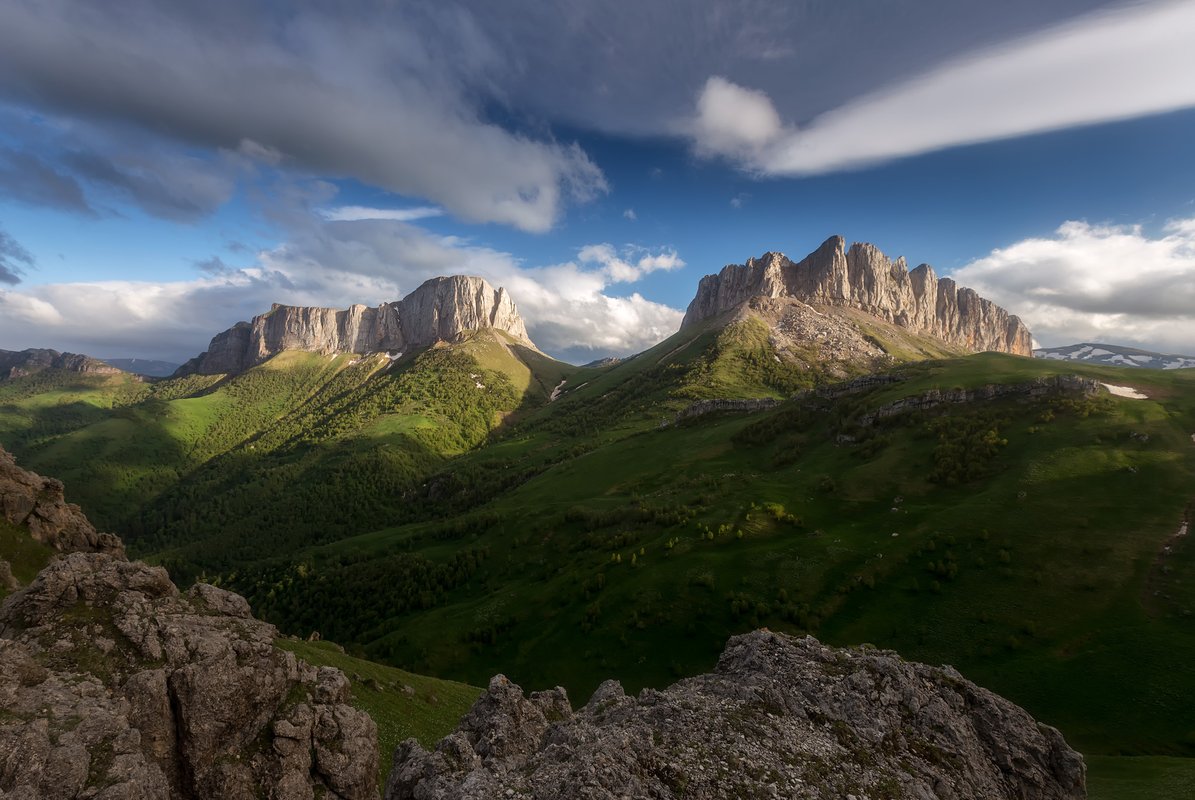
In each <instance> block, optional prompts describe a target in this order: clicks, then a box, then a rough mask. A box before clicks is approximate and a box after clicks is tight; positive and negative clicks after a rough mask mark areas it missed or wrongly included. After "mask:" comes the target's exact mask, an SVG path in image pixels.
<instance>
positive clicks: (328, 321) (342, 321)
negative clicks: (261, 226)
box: [176, 275, 536, 375]
mask: <svg viewBox="0 0 1195 800" xmlns="http://www.w3.org/2000/svg"><path fill="white" fill-rule="evenodd" d="M483 329H492V330H497V331H502V332H503V333H505V334H507V335H508V336H510V337H512V338H513V339H514V340H515V341H517V342H519V343H520V344H522V345H524V346H526V347H530V348H532V349H536V348H535V344H534V343H533V342H532V341H531V339H530V337H528V335H527V328H526V325H525V324H524V323H523V318H522V317H521V316H519V312H518V309H517V308H515V304H514V301H513V300H512V299H511V297H510V294H509V293H508V292H507V291H506V289H504V288H498V289H495V288H493V287H492V286H490V284H489V283H487V282H486V280H485V279H484V278H479V277H475V276H466V275H451V276H447V277H439V278H432V279H430V280H428V281H425V282H424V283H423V284H421V285H420V286H419V287H418V288H417V289H415V290H414V291H413V292H411V293H410V294H408V295H407V296H406V297H404V298H403V299H401V300H398V301H395V302H392V303H383V304H382V305H380V306H378V307H376V308H370V307H369V306H364V305H352V306H349V307H348V308H347V309H333V308H314V307H307V306H287V305H282V304H280V303H275V304H274V305H273V307H272V308H271V309H270V310H269V311H268V312H266V313H265V314H261V315H259V316H256V317H254V318H253V320H252V321H250V322H238V323H237V324H236V325H234V326H232V327H231V328H229V329H228V330H226V331H224V332H222V333H219V334H216V336H215V337H214V338H213V339H212V341H211V344H210V345H208V349H207V351H206V352H204V353H201V354H200V355H198V356H196V357H195V358H193V359H191V360H190V361H188V362H187V363H186V364H184V365H183V366H182V367H180V368H179V370H178V373H176V374H179V375H187V374H191V373H200V374H205V375H217V374H223V373H236V372H242V371H244V370H246V369H248V368H250V367H252V366H254V365H256V364H260V363H261V362H263V361H265V360H266V359H268V358H271V357H272V356H274V355H277V354H278V353H280V352H282V351H284V350H305V351H308V352H315V353H323V354H333V353H360V354H368V353H379V352H401V351H406V350H411V349H413V348H418V347H427V346H429V345H432V344H435V343H436V342H440V341H447V342H451V341H454V340H457V339H459V338H460V337H461V336H462V335H463V334H464V333H465V332H467V331H475V330H483Z"/></svg>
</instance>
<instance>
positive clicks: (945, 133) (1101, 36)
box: [690, 2, 1195, 175]
mask: <svg viewBox="0 0 1195 800" xmlns="http://www.w3.org/2000/svg"><path fill="white" fill-rule="evenodd" d="M1192 41H1195V3H1192V2H1155V3H1150V4H1133V5H1130V6H1127V7H1123V8H1120V9H1118V10H1116V11H1113V12H1100V13H1095V14H1090V15H1088V16H1086V17H1081V18H1079V19H1077V20H1075V21H1073V22H1070V23H1066V24H1063V25H1059V26H1056V27H1054V28H1051V29H1047V30H1045V31H1042V32H1040V33H1037V34H1035V35H1032V36H1028V37H1025V38H1022V39H1017V40H1014V41H1011V42H1008V43H1005V44H1003V45H1000V46H997V47H993V48H989V49H987V50H985V51H982V52H979V53H976V54H970V55H967V56H964V57H963V58H961V59H955V60H953V61H949V62H947V63H944V64H941V65H939V66H937V67H935V68H933V69H931V70H930V71H928V72H925V73H923V74H921V75H919V76H917V77H914V78H912V79H908V80H905V81H902V82H900V83H897V84H895V85H892V86H889V87H886V88H883V89H880V90H877V91H874V92H872V93H870V94H867V95H864V96H861V97H859V98H857V99H854V100H851V101H850V102H848V103H846V104H845V105H842V106H839V107H838V108H835V109H831V110H830V111H827V112H825V113H823V114H821V115H820V116H818V117H816V118H815V119H814V120H813V121H812V122H811V123H810V124H809V125H808V126H806V127H804V128H802V129H797V128H795V127H793V126H791V125H782V124H781V122H780V117H779V115H778V114H777V112H776V110H775V108H774V106H773V104H772V101H771V100H770V99H769V98H768V96H767V95H766V94H764V93H762V92H757V91H753V90H751V89H748V88H744V87H742V86H737V85H735V84H733V83H730V82H729V81H727V80H725V79H723V78H720V77H713V78H710V80H709V82H708V83H707V84H706V87H705V90H704V91H703V92H702V93H701V96H700V98H699V100H698V103H697V108H696V113H695V115H694V118H693V120H692V122H691V124H690V133H691V135H692V137H693V140H694V145H695V149H696V150H697V152H698V153H699V154H704V155H719V156H725V157H729V158H731V159H734V160H736V161H738V162H739V163H741V164H742V165H743V166H744V167H746V168H747V169H749V170H752V171H758V172H761V173H765V174H773V175H775V174H781V175H806V174H816V173H822V172H829V171H833V170H837V169H844V168H851V167H858V166H863V165H867V164H870V163H875V162H880V161H885V160H889V159H893V158H899V157H903V156H910V155H916V154H919V153H926V152H930V151H933V150H940V149H943V148H947V147H953V146H957V145H964V144H972V143H977V142H984V141H990V140H995V139H1003V138H1009V137H1014V136H1021V135H1025V134H1031V133H1039V132H1044V131H1050V130H1057V129H1061V128H1068V127H1072V126H1077V125H1086V124H1092V123H1098V122H1107V121H1112V120H1118V119H1128V118H1132V117H1138V116H1143V115H1146V114H1154V113H1160V112H1165V111H1172V110H1175V109H1179V108H1186V107H1189V106H1193V105H1195V80H1192V79H1191V76H1192V75H1195V47H1192V46H1191V42H1192Z"/></svg>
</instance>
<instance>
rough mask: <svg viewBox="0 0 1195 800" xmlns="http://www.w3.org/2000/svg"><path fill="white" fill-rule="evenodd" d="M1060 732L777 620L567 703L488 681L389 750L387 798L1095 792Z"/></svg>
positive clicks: (958, 684) (691, 798)
mask: <svg viewBox="0 0 1195 800" xmlns="http://www.w3.org/2000/svg"><path fill="white" fill-rule="evenodd" d="M1085 774H1086V771H1085V766H1084V764H1083V759H1082V757H1081V756H1080V755H1079V754H1078V753H1076V752H1075V751H1074V750H1072V749H1071V748H1070V747H1068V746H1067V744H1066V742H1065V741H1064V740H1063V738H1062V735H1061V734H1060V733H1059V732H1058V731H1056V730H1054V729H1053V728H1050V727H1047V726H1045V725H1042V724H1040V723H1038V722H1036V721H1034V719H1033V718H1032V717H1030V716H1029V714H1027V713H1026V712H1025V711H1024V710H1022V709H1021V708H1019V707H1017V706H1015V705H1013V704H1012V703H1010V702H1008V701H1007V700H1004V699H1002V698H1000V697H998V696H997V695H994V694H992V693H991V692H989V691H986V690H985V689H981V688H980V687H978V686H976V685H975V684H973V683H971V682H969V681H967V680H965V679H964V678H963V677H962V676H961V675H959V674H958V673H957V672H956V671H955V670H953V669H952V668H950V667H930V666H926V665H924V664H915V663H911V662H907V661H904V660H902V659H901V658H899V657H898V656H897V655H896V654H895V653H891V652H886V651H880V650H872V649H859V650H840V649H835V648H831V647H825V646H823V645H822V644H820V643H819V642H817V641H816V640H815V639H813V638H812V637H806V638H804V639H799V638H795V637H791V636H786V635H783V634H777V633H772V632H769V631H756V632H754V633H751V634H747V635H745V636H736V637H734V638H732V639H731V640H730V642H729V643H728V644H727V646H726V649H725V651H724V652H723V653H722V657H721V659H719V661H718V665H717V668H716V669H715V671H714V672H713V673H711V674H708V675H701V676H698V677H695V678H689V679H687V680H683V681H680V682H679V683H676V684H674V685H673V686H671V687H669V688H668V689H665V690H663V691H654V690H650V689H645V690H644V691H643V692H641V693H640V694H639V696H638V697H628V696H627V695H626V694H624V693H623V690H622V688H621V687H620V686H619V685H618V683H616V682H614V681H607V682H606V683H604V684H602V686H601V687H599V688H598V690H597V692H596V693H595V694H594V696H593V698H592V699H591V700H590V701H589V703H588V704H587V705H585V707H584V708H582V709H580V710H579V711H576V712H573V711H572V710H571V709H570V707H569V704H568V699H567V697H566V696H565V694H564V690H562V689H556V690H553V691H551V692H540V693H536V694H532V695H531V697H530V698H529V699H528V698H525V697H524V696H523V693H522V691H521V690H520V689H519V687H517V686H515V685H514V684H512V683H511V682H510V681H508V680H506V679H505V678H503V677H502V676H498V677H496V678H494V679H493V680H492V681H491V682H490V686H489V690H488V691H487V692H486V693H485V694H484V695H482V697H481V698H480V699H479V700H478V701H477V704H476V705H475V706H474V707H473V710H472V711H470V712H469V714H468V715H467V716H466V717H465V718H464V719H463V720H462V721H461V724H460V727H459V728H458V729H457V730H456V732H455V733H453V734H451V735H449V736H448V737H446V738H445V739H443V740H442V741H441V742H440V743H439V744H438V745H437V746H436V748H435V749H434V750H433V751H432V752H430V753H429V752H427V751H425V750H424V749H423V748H422V747H420V746H419V744H418V743H417V742H416V741H415V740H413V739H411V740H408V741H406V742H404V743H403V744H402V745H400V746H399V748H398V750H397V751H396V752H395V754H394V768H393V771H392V772H391V773H390V778H389V781H388V782H387V786H386V800H466V799H467V800H483V798H535V799H536V800H548V798H560V800H564V798H585V800H614V798H648V797H650V798H656V799H657V800H670V799H671V798H682V797H683V798H687V800H704V799H705V798H742V797H784V798H821V799H824V800H831V798H833V799H834V800H841V798H849V797H852V796H854V797H860V798H862V797H872V798H876V797H902V798H918V799H919V800H931V799H933V798H952V800H990V799H991V798H1024V799H1025V800H1028V798H1034V799H1035V800H1052V799H1054V798H1058V799H1059V800H1061V799H1062V798H1082V797H1086V789H1085V781H1086V778H1085Z"/></svg>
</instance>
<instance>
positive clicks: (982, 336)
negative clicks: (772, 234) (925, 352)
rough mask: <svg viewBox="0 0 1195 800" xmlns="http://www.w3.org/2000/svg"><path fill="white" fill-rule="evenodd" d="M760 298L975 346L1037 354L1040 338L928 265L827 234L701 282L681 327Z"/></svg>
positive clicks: (727, 268)
mask: <svg viewBox="0 0 1195 800" xmlns="http://www.w3.org/2000/svg"><path fill="white" fill-rule="evenodd" d="M755 297H771V298H776V297H790V298H795V299H797V300H800V301H802V302H804V303H809V304H812V305H815V306H816V305H822V306H846V307H851V308H857V309H860V310H862V311H865V312H867V313H869V314H872V315H874V316H876V317H879V318H881V319H883V320H885V321H887V322H891V323H893V324H895V325H899V326H901V327H904V328H908V329H909V330H911V331H913V332H915V333H923V334H928V335H931V336H935V337H937V338H939V339H941V340H942V341H944V342H946V343H948V344H950V345H953V346H957V347H963V348H966V349H968V350H971V351H976V352H978V351H984V350H996V351H1000V352H1005V353H1013V354H1016V355H1024V356H1029V355H1032V347H1033V345H1032V338H1031V336H1030V334H1029V330H1028V328H1026V327H1025V325H1024V323H1022V322H1021V320H1020V319H1019V318H1018V317H1015V316H1012V315H1010V314H1009V313H1008V312H1007V311H1005V310H1004V309H1003V308H1000V307H999V306H997V305H996V304H995V303H992V302H991V301H989V300H985V299H984V298H982V297H980V296H979V295H978V294H976V293H975V291H973V290H972V289H968V288H965V287H960V286H958V284H956V283H955V282H954V281H953V280H952V279H950V278H938V276H937V275H936V274H935V273H934V271H933V268H932V267H930V266H929V265H928V264H922V265H921V266H919V267H917V268H916V269H914V270H912V271H909V269H908V266H907V264H906V263H905V260H904V258H898V259H897V260H896V261H891V260H889V259H888V257H887V256H885V255H884V254H883V253H881V252H880V251H879V249H878V248H876V247H875V246H873V245H870V244H859V243H856V244H853V245H851V247H850V249H849V250H847V249H846V242H845V240H844V239H843V238H842V237H841V236H833V237H831V238H830V239H827V240H826V241H825V242H824V243H823V244H822V245H821V247H819V248H818V249H817V250H815V251H813V252H812V253H810V254H809V255H808V256H806V257H805V258H804V259H803V260H802V261H800V262H799V263H793V262H792V261H790V260H789V259H788V258H787V257H785V256H784V254H782V253H765V254H764V255H763V256H761V257H759V258H757V259H756V258H751V259H748V260H747V263H746V264H731V265H729V266H726V267H724V268H723V269H722V271H721V272H720V273H718V274H717V275H707V276H705V277H704V278H702V279H701V282H700V284H698V288H697V296H696V297H694V298H693V302H691V303H690V304H689V308H688V311H687V312H686V313H685V318H684V321H683V322H682V323H681V328H682V329H684V328H685V327H687V326H689V325H693V324H696V323H697V322H700V321H701V320H704V319H708V318H710V317H714V316H717V315H719V314H722V313H724V312H726V311H729V310H731V309H734V308H737V307H739V306H741V305H742V304H744V303H746V302H747V301H748V300H750V299H752V298H755Z"/></svg>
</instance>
